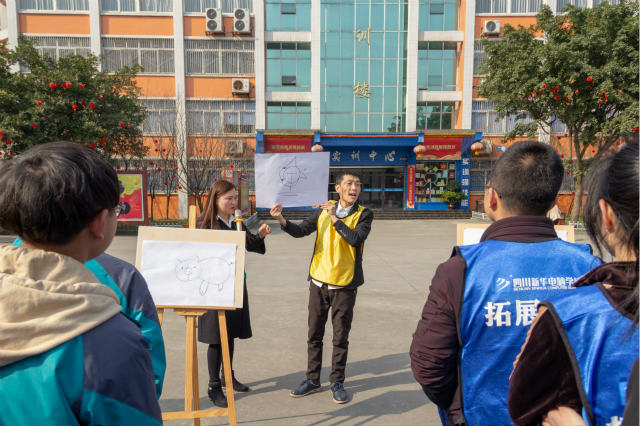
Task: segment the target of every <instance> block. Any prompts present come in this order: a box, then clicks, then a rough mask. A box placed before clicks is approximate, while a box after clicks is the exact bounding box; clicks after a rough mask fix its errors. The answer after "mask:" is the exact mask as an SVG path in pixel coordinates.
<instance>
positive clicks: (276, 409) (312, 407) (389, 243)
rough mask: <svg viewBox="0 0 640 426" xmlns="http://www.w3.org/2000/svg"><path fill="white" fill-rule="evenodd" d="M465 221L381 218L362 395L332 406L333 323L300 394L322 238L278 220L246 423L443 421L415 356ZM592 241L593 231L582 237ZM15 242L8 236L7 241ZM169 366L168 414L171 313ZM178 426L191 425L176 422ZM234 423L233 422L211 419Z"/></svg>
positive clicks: (357, 358) (170, 344)
mask: <svg viewBox="0 0 640 426" xmlns="http://www.w3.org/2000/svg"><path fill="white" fill-rule="evenodd" d="M456 223H457V222H454V221H447V220H429V221H413V220H412V221H377V222H376V221H374V224H373V230H372V232H371V234H370V236H369V239H368V240H367V242H366V244H365V250H364V271H365V272H364V273H365V280H366V282H365V284H364V286H363V287H361V288H360V290H359V291H358V300H357V302H356V308H355V315H354V321H353V327H352V330H351V337H350V351H349V363H348V366H347V380H346V382H345V388H346V390H347V391H348V392H349V394H350V395H351V396H352V400H351V401H350V402H349V403H348V404H345V405H337V404H335V403H333V402H332V400H331V396H330V391H329V390H328V385H329V383H328V376H329V368H328V366H329V362H330V354H331V352H330V351H331V326H330V324H329V325H327V334H326V338H325V350H324V355H323V359H324V365H325V366H326V367H325V368H323V370H322V380H323V383H322V385H323V390H324V391H323V392H319V393H316V394H313V395H309V396H306V397H304V398H298V399H293V398H291V397H289V391H290V389H292V388H294V387H296V386H297V385H298V384H299V382H300V381H301V380H302V379H304V372H305V367H306V343H305V342H306V330H307V327H306V320H307V309H306V304H307V296H308V294H307V288H308V284H307V283H306V281H305V278H306V276H307V271H308V265H309V260H310V256H311V252H312V249H313V244H314V237H313V236H309V237H306V238H302V239H294V238H292V237H289V236H288V235H286V234H284V233H283V232H282V231H280V228H279V226H275V223H270V224H271V225H272V228H274V233H273V234H272V235H270V236H269V237H268V239H267V254H266V255H263V256H261V255H256V254H253V253H249V255H248V256H247V260H246V271H247V281H248V287H249V300H250V306H251V318H252V327H253V334H254V336H253V338H251V339H248V340H240V341H239V340H236V356H235V360H234V368H235V370H236V375H237V377H238V378H239V379H240V380H241V381H243V382H245V383H247V384H248V385H250V386H251V388H252V391H251V392H249V393H247V394H236V395H237V399H236V401H237V405H236V406H237V412H238V421H239V423H240V424H255V425H318V426H330V425H338V424H340V425H342V424H345V425H361V424H371V425H376V424H378V425H437V424H439V423H440V422H439V417H438V414H437V411H436V409H435V407H434V405H433V404H431V403H430V402H429V401H428V400H427V398H426V397H425V395H424V394H423V393H422V391H421V389H420V387H419V385H418V384H417V383H416V382H415V381H414V379H413V376H412V374H411V370H410V367H409V357H408V355H407V352H408V350H409V345H410V343H411V335H412V333H413V331H414V330H415V327H416V323H417V321H418V318H419V315H420V312H421V310H422V306H423V304H424V301H425V299H426V296H427V293H428V286H429V282H430V279H431V277H432V276H433V274H434V271H435V268H436V266H437V265H438V264H439V263H440V262H442V261H444V260H445V259H447V258H448V257H449V255H450V253H451V248H452V246H453V245H454V244H455V235H456V232H455V229H456ZM577 239H578V241H579V242H580V241H584V239H585V236H584V234H583V233H578V234H577ZM6 240H8V238H4V237H0V243H2V242H4V241H6ZM135 242H136V238H135V237H117V238H116V239H115V241H114V243H113V244H112V246H111V247H110V248H109V250H108V251H109V252H110V253H111V254H113V255H115V256H118V257H120V258H122V259H125V260H127V261H129V262H132V263H133V262H134V259H135V250H136V248H135ZM163 332H164V338H165V344H166V350H167V361H168V368H167V374H166V380H165V385H164V392H163V395H162V399H161V401H160V402H161V406H162V409H163V410H165V411H174V410H181V409H182V407H183V395H184V340H185V339H184V320H183V319H182V318H181V317H178V316H177V315H176V314H174V313H167V314H165V322H164V325H163ZM199 368H200V375H199V377H200V394H201V395H203V397H202V398H200V406H201V408H209V407H211V403H210V402H209V400H208V399H207V398H206V385H207V378H208V375H207V369H206V346H205V345H204V344H199ZM167 424H169V425H178V424H184V425H190V424H192V422H189V421H171V422H167ZM202 424H203V425H218V424H226V418H213V419H203V420H202Z"/></svg>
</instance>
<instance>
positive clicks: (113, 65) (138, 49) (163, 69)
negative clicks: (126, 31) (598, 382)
mask: <svg viewBox="0 0 640 426" xmlns="http://www.w3.org/2000/svg"><path fill="white" fill-rule="evenodd" d="M136 64H138V65H141V66H142V68H143V73H144V74H151V73H173V72H174V66H173V39H157V38H156V39H137V38H111V37H109V38H103V39H102V67H103V68H104V70H105V71H117V70H119V69H120V68H122V67H125V66H133V65H136Z"/></svg>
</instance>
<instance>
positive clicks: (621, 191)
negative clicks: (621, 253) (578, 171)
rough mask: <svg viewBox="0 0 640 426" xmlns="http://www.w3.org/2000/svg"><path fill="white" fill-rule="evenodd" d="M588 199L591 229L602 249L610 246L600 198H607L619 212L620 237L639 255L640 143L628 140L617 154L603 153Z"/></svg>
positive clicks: (588, 188)
mask: <svg viewBox="0 0 640 426" xmlns="http://www.w3.org/2000/svg"><path fill="white" fill-rule="evenodd" d="M585 191H586V193H587V199H586V201H585V204H584V207H583V210H582V213H583V217H584V222H585V225H586V229H587V233H588V234H589V236H590V237H591V240H592V241H593V243H594V244H595V246H596V248H598V250H599V251H600V252H602V247H604V248H605V249H606V250H607V251H608V252H609V253H611V254H614V252H613V251H614V248H613V247H609V245H608V244H607V242H606V235H605V234H604V233H603V230H602V214H601V212H600V206H599V201H600V200H604V201H606V202H607V203H608V204H609V205H610V206H611V208H612V209H613V212H614V213H615V215H616V219H617V221H618V225H619V226H618V227H617V229H616V237H617V238H618V240H619V241H621V242H623V243H624V244H625V246H626V248H627V250H629V252H630V253H631V254H634V255H635V256H636V258H637V257H638V143H629V144H625V145H624V146H623V147H622V148H621V149H620V150H619V151H618V152H616V153H615V154H614V155H610V156H607V157H603V158H602V159H600V161H598V163H597V164H595V165H594V166H593V167H592V168H591V170H590V171H589V174H588V175H587V179H586V182H585Z"/></svg>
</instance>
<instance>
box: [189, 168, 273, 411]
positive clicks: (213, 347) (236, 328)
mask: <svg viewBox="0 0 640 426" xmlns="http://www.w3.org/2000/svg"><path fill="white" fill-rule="evenodd" d="M237 198H238V194H237V192H236V188H235V186H234V185H233V184H232V183H229V182H227V181H224V180H219V181H216V182H215V183H214V184H213V185H212V186H211V190H210V191H209V196H208V198H207V204H206V205H205V207H204V212H203V214H202V216H201V217H200V220H199V222H200V223H199V227H200V228H202V229H218V230H224V231H227V230H228V231H232V230H233V231H235V230H236V223H234V219H235V218H234V216H233V213H234V212H235V209H236V206H237ZM245 231H246V242H245V245H246V249H247V250H248V251H252V252H255V253H260V254H264V253H265V246H264V238H265V237H266V236H267V235H269V234H270V233H271V228H269V226H268V225H266V224H263V225H262V226H260V229H258V235H255V234H252V233H251V232H249V231H248V230H246V229H245ZM225 315H226V319H227V335H228V338H229V355H230V356H231V363H232V364H233V339H234V338H236V337H238V338H240V339H248V338H249V337H251V335H252V333H251V319H250V317H249V298H248V295H247V282H246V280H245V282H244V290H243V296H242V309H236V310H231V311H225ZM198 340H199V341H200V342H203V343H208V344H209V349H208V351H207V363H208V367H209V390H208V394H209V399H211V402H213V403H214V404H215V405H217V406H218V407H226V406H227V399H226V397H225V396H224V393H223V392H222V381H221V380H220V366H221V364H222V345H221V344H220V326H219V324H218V313H217V311H209V312H207V313H206V314H204V315H203V316H201V317H200V318H199V319H198ZM232 376H233V377H232V381H233V390H234V391H237V392H248V391H249V388H248V387H247V386H245V385H243V384H242V383H240V382H239V381H237V380H236V378H235V374H232ZM223 379H224V377H223Z"/></svg>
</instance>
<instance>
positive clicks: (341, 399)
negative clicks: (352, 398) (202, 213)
mask: <svg viewBox="0 0 640 426" xmlns="http://www.w3.org/2000/svg"><path fill="white" fill-rule="evenodd" d="M331 393H332V395H333V402H335V403H336V404H344V403H345V402H347V401H348V399H347V392H346V391H345V390H344V385H343V384H342V382H335V383H332V384H331Z"/></svg>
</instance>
